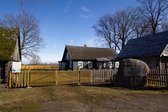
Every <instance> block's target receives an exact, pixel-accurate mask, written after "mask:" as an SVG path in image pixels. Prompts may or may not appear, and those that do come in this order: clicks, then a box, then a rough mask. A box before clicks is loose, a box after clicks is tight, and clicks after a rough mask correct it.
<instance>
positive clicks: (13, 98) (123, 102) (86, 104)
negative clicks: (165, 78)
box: [0, 86, 168, 112]
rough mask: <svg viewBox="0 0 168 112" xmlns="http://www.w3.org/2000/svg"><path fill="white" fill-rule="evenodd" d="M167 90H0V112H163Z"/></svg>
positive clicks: (63, 87) (167, 102)
mask: <svg viewBox="0 0 168 112" xmlns="http://www.w3.org/2000/svg"><path fill="white" fill-rule="evenodd" d="M167 104H168V90H129V89H126V88H114V87H97V86H50V87H33V88H19V89H7V88H0V112H23V111H24V112H166V111H168V105H167Z"/></svg>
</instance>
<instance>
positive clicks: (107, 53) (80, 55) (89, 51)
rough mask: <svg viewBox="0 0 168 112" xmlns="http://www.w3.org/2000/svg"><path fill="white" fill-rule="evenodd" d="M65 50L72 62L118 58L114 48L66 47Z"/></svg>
mask: <svg viewBox="0 0 168 112" xmlns="http://www.w3.org/2000/svg"><path fill="white" fill-rule="evenodd" d="M65 50H67V52H68V53H69V55H70V58H71V59H72V60H95V59H96V58H108V59H114V58H115V57H116V56H117V53H116V52H115V51H114V50H113V49H112V48H96V47H82V46H66V47H65ZM64 54H65V52H64ZM63 58H64V57H63Z"/></svg>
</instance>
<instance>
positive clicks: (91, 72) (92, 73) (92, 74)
mask: <svg viewBox="0 0 168 112" xmlns="http://www.w3.org/2000/svg"><path fill="white" fill-rule="evenodd" d="M90 72H91V83H93V73H92V70H90Z"/></svg>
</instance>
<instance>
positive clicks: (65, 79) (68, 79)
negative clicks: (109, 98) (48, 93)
mask: <svg viewBox="0 0 168 112" xmlns="http://www.w3.org/2000/svg"><path fill="white" fill-rule="evenodd" d="M116 72H117V71H116V70H113V69H111V70H80V71H78V70H75V71H45V70H44V71H42V70H39V71H38V70H32V71H23V72H21V73H19V74H12V73H10V75H9V87H10V88H12V87H28V86H47V85H49V86H50V85H63V84H88V83H90V84H92V83H107V82H109V81H110V80H111V79H113V76H114V75H115V73H116Z"/></svg>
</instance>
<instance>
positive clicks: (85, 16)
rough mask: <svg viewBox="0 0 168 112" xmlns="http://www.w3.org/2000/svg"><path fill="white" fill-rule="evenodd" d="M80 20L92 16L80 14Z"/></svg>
mask: <svg viewBox="0 0 168 112" xmlns="http://www.w3.org/2000/svg"><path fill="white" fill-rule="evenodd" d="M79 16H80V17H81V18H83V19H89V18H92V16H91V15H86V14H85V15H84V14H81V15H79Z"/></svg>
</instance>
